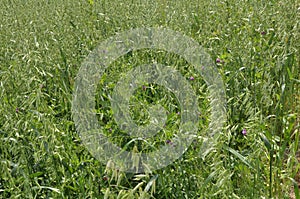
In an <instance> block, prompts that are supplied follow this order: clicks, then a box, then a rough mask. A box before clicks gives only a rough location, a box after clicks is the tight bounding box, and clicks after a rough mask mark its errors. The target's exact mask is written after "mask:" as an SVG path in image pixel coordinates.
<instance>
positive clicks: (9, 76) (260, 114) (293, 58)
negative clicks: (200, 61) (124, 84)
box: [0, 0, 300, 199]
mask: <svg viewBox="0 0 300 199" xmlns="http://www.w3.org/2000/svg"><path fill="white" fill-rule="evenodd" d="M0 10H1V17H0V111H1V115H0V198H107V199H110V198H129V199H131V198H157V199H169V198H171V199H172V198H180V199H181V198H182V199H183V198H188V199H189V198H209V199H210V198H253V199H256V198H279V199H282V198H297V199H299V198H300V194H299V188H298V186H300V164H299V161H300V140H299V138H300V131H299V129H300V1H299V0H278V1H274V0H271V1H249V0H240V1H238V0H232V1H228V0H224V1H222V0H220V1H216V0H191V1H183V0H154V1H146V0H139V1H138V0H132V1H122V0H111V1H105V0H101V1H100V0H99V1H97V0H79V1H71V0H65V1H63V0H53V1H50V0H44V1H34V0H28V1H22V0H1V1H0ZM144 27H145V28H147V27H155V28H157V27H165V28H168V29H171V30H174V31H177V32H180V33H182V34H184V35H186V36H187V37H190V38H192V39H194V40H195V41H197V42H198V43H199V45H201V46H202V47H203V48H204V49H205V51H206V52H207V53H208V54H209V55H210V57H211V59H212V62H213V63H214V64H215V67H216V68H217V70H218V72H219V74H220V75H221V78H222V80H223V82H224V86H225V89H226V107H225V108H226V117H227V118H226V122H225V124H224V125H223V128H222V129H221V130H219V131H218V135H217V136H216V137H214V139H215V141H216V144H214V145H210V146H209V147H206V150H205V151H203V147H202V146H203V145H202V143H203V137H205V132H206V131H207V130H208V125H209V123H210V122H212V121H211V117H210V116H211V115H210V113H211V106H210V105H211V104H212V103H211V102H212V98H211V97H210V96H212V95H213V93H211V92H210V90H209V87H208V86H207V85H206V83H205V81H204V79H203V77H202V76H201V75H200V74H199V73H198V72H197V71H196V70H195V68H194V67H193V66H191V65H190V64H189V63H187V61H186V60H184V59H183V58H182V57H180V56H178V55H176V54H174V53H170V52H166V51H165V50H160V49H142V50H134V51H130V52H128V53H127V54H126V55H124V56H123V57H120V58H118V59H117V60H115V61H114V62H113V63H112V64H111V65H110V66H109V67H108V68H107V69H106V70H105V74H104V75H103V76H102V77H101V79H100V81H99V83H98V85H97V92H96V93H97V94H96V97H95V103H96V106H95V112H96V115H97V117H98V122H99V124H100V125H101V126H102V127H103V131H104V132H105V133H106V135H107V136H108V137H109V138H110V141H111V142H114V143H116V144H118V146H120V147H126V149H125V150H132V149H133V150H135V151H136V153H140V152H143V151H144V152H149V151H151V150H154V149H158V148H159V147H160V146H161V145H169V144H172V141H173V139H174V134H176V132H177V131H178V129H179V125H180V111H181V109H180V104H179V103H178V99H176V96H175V95H174V94H172V93H170V92H169V91H168V90H167V89H165V88H163V87H162V86H160V85H157V84H154V83H145V85H139V87H138V89H137V90H136V91H135V92H134V93H133V95H132V97H131V98H130V103H129V105H130V108H129V112H130V114H129V115H130V116H131V117H132V118H133V120H134V121H135V123H136V124H137V125H141V126H143V125H145V124H147V123H149V113H148V111H147V110H148V108H149V107H150V106H152V105H153V104H160V106H162V107H164V109H165V110H167V112H168V114H167V119H166V123H165V126H164V127H165V129H164V130H163V131H161V132H160V133H159V134H157V135H156V136H154V137H151V138H149V140H148V142H147V143H148V145H147V144H145V143H141V142H139V141H137V140H132V138H131V137H130V136H128V134H126V133H125V132H123V131H122V130H121V129H120V128H119V127H118V125H117V123H116V121H115V119H114V113H113V111H112V109H111V104H110V96H111V95H112V93H113V90H114V88H115V86H116V85H117V82H118V81H119V79H120V78H121V77H123V76H124V75H125V74H126V73H127V72H128V71H130V70H132V69H134V68H135V67H137V66H139V65H142V64H148V63H161V64H163V65H167V66H171V67H173V68H174V69H176V70H177V71H179V72H180V73H181V74H182V76H183V78H185V80H186V81H187V82H188V83H189V84H190V85H191V88H192V89H193V91H194V92H195V93H196V101H197V102H198V104H199V107H198V108H199V122H198V123H199V125H198V126H199V129H198V131H197V132H195V135H197V137H196V138H195V140H194V141H193V143H192V145H191V146H190V147H189V148H188V150H187V151H186V152H185V153H184V155H183V156H182V157H180V158H179V159H177V160H176V161H175V162H174V163H172V164H170V165H168V166H167V167H165V168H162V169H159V170H155V171H152V172H150V171H149V172H146V173H139V174H131V173H126V172H122V171H119V170H118V169H117V168H114V167H113V165H112V163H110V162H109V163H108V164H107V165H105V164H103V163H102V162H101V161H99V160H98V159H96V158H95V157H94V156H93V155H92V154H91V153H90V152H89V151H88V149H87V148H86V147H85V145H84V144H83V143H82V140H81V138H80V136H79V134H78V132H77V131H76V128H75V123H74V120H73V118H72V100H73V93H74V90H75V89H74V85H75V82H76V76H77V74H78V71H79V69H80V67H81V65H82V63H83V62H84V61H85V59H86V58H87V57H88V55H89V54H90V53H91V52H92V51H93V50H94V49H95V48H96V47H97V46H98V45H99V44H100V43H101V42H103V41H104V40H106V39H108V38H110V37H113V36H115V35H117V34H118V33H119V32H123V31H128V30H131V29H135V28H144ZM149 146H150V147H149Z"/></svg>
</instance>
